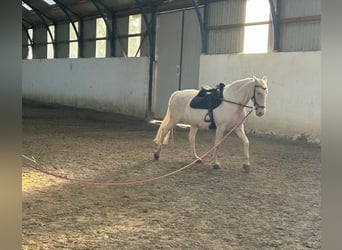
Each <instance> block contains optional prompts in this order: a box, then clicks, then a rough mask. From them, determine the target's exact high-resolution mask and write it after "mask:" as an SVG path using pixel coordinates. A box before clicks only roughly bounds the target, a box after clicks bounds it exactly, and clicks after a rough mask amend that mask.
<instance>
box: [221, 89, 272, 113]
mask: <svg viewBox="0 0 342 250" xmlns="http://www.w3.org/2000/svg"><path fill="white" fill-rule="evenodd" d="M256 88H261V89H263V90H266V89H267V88H265V87H262V86H260V85H255V86H254V92H253V96H252V98H251V100H253V106H250V105H245V104H242V103H239V102H234V101H230V100H226V99H222V101H224V102H228V103H232V104H236V105H239V106H240V107H244V108H249V109H253V108H255V109H258V108H263V109H264V108H266V107H265V106H263V105H259V103H258V102H257V101H256V98H255V90H256Z"/></svg>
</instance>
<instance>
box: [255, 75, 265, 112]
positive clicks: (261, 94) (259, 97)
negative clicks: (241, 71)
mask: <svg viewBox="0 0 342 250" xmlns="http://www.w3.org/2000/svg"><path fill="white" fill-rule="evenodd" d="M253 79H254V83H255V85H254V92H253V96H252V100H253V103H254V107H255V114H256V115H257V116H259V117H261V116H263V115H264V114H265V112H266V97H267V94H268V87H267V78H266V77H265V76H264V77H263V78H261V79H260V78H256V77H255V76H253Z"/></svg>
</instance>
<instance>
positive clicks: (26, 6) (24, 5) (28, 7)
mask: <svg viewBox="0 0 342 250" xmlns="http://www.w3.org/2000/svg"><path fill="white" fill-rule="evenodd" d="M21 5H22V6H23V7H24V8H25V9H27V10H28V11H30V10H32V8H31V7H30V6H28V5H27V4H26V3H24V2H23V1H21Z"/></svg>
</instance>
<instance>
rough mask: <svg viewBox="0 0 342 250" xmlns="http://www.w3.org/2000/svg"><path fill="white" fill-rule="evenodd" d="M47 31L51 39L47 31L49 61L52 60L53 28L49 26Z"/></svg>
mask: <svg viewBox="0 0 342 250" xmlns="http://www.w3.org/2000/svg"><path fill="white" fill-rule="evenodd" d="M49 29H50V31H51V35H52V39H53V40H52V39H51V36H50V33H49V32H48V31H47V58H49V59H51V58H54V54H55V53H54V49H53V43H54V40H55V26H54V25H51V26H49Z"/></svg>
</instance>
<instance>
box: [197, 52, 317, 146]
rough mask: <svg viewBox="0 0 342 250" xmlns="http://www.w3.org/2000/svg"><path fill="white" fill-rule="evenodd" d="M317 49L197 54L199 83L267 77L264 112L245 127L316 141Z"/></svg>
mask: <svg viewBox="0 0 342 250" xmlns="http://www.w3.org/2000/svg"><path fill="white" fill-rule="evenodd" d="M320 63H321V52H319V51H317V52H286V53H278V52H277V53H268V54H230V55H201V58H200V76H199V86H201V85H202V84H208V85H212V86H214V85H216V84H217V83H219V82H224V83H230V82H232V81H234V80H237V79H242V78H245V77H251V76H253V75H255V76H257V77H262V76H264V75H266V76H267V77H268V79H269V84H268V85H269V95H268V100H267V112H266V115H265V116H264V117H263V118H257V117H256V116H253V117H250V118H249V119H248V121H247V124H246V128H249V129H253V130H255V131H257V132H260V133H269V134H277V135H282V136H290V137H297V136H299V135H305V136H307V137H308V138H309V139H313V140H320V131H321V129H320V125H321V64H320Z"/></svg>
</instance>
